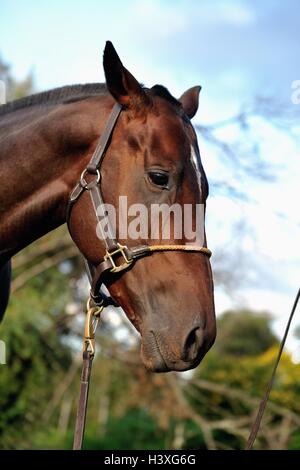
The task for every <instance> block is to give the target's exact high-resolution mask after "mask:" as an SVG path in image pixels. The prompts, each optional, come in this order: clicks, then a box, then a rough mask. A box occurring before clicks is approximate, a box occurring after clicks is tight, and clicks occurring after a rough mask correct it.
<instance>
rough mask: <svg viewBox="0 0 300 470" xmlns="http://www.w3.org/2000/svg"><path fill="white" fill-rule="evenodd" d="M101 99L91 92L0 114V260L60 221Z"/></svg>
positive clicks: (94, 132) (96, 124)
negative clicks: (84, 96) (62, 102)
mask: <svg viewBox="0 0 300 470" xmlns="http://www.w3.org/2000/svg"><path fill="white" fill-rule="evenodd" d="M102 101H103V97H101V98H100V97H93V98H91V99H90V100H85V101H78V102H75V103H70V104H68V105H55V106H53V105H52V106H51V105H47V106H44V107H42V106H41V107H39V108H36V109H33V108H29V109H27V110H26V109H22V110H20V111H17V112H13V113H9V114H8V115H7V116H6V115H4V116H2V117H1V118H0V119H1V120H0V169H1V170H0V172H1V181H2V188H1V191H0V261H5V260H6V259H8V258H9V257H11V256H12V255H13V254H15V253H17V252H18V251H20V250H21V249H22V248H24V247H25V246H27V245H29V244H30V243H31V242H33V241H34V240H36V239H38V238H40V237H41V236H43V235H45V234H46V233H48V232H49V231H51V230H53V229H55V228H56V227H58V226H59V225H61V224H63V223H64V222H65V218H66V207H67V202H68V195H69V193H70V191H71V190H72V188H73V187H74V185H75V184H76V182H77V180H78V179H79V176H80V173H81V171H82V170H83V169H84V167H85V165H86V163H87V161H88V158H89V157H90V155H91V152H92V151H93V148H94V146H95V145H96V143H97V139H98V138H99V133H100V132H101V128H102V126H103V121H105V117H106V115H107V114H108V112H109V107H110V103H107V100H106V101H105V103H104V106H103V103H102ZM107 107H108V110H107ZM101 118H102V119H101Z"/></svg>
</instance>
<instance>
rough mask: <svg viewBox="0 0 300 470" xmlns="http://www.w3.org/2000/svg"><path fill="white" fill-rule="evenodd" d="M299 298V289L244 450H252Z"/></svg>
mask: <svg viewBox="0 0 300 470" xmlns="http://www.w3.org/2000/svg"><path fill="white" fill-rule="evenodd" d="M299 298H300V289H299V290H298V292H297V295H296V298H295V301H294V305H293V308H292V311H291V313H290V316H289V319H288V322H287V325H286V328H285V332H284V335H283V338H282V340H281V343H280V348H279V351H278V355H277V359H276V362H275V365H274V367H273V371H272V374H271V378H270V380H269V383H268V385H267V388H266V391H265V394H264V397H263V399H262V400H261V402H260V405H259V408H258V411H257V414H256V418H255V421H254V423H253V424H252V427H251V431H250V435H249V438H248V441H247V444H246V449H245V450H251V449H252V448H253V444H254V442H255V439H256V437H257V433H258V431H259V428H260V424H261V420H262V417H263V415H264V412H265V409H266V406H267V402H268V400H269V396H270V392H271V389H272V387H273V383H274V379H275V374H276V371H277V367H278V364H279V361H280V359H281V355H282V351H283V348H284V345H285V342H286V338H287V335H288V332H289V329H290V326H291V323H292V319H293V316H294V313H295V311H296V308H297V305H298V302H299Z"/></svg>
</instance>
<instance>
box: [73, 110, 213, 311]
mask: <svg viewBox="0 0 300 470" xmlns="http://www.w3.org/2000/svg"><path fill="white" fill-rule="evenodd" d="M121 111H122V106H121V105H119V104H118V103H116V104H115V105H114V106H113V108H112V111H111V113H110V115H109V118H108V120H107V123H106V125H105V128H104V131H103V133H102V135H101V137H100V139H99V142H98V145H97V147H96V149H95V151H94V153H93V155H92V158H91V160H90V162H89V164H88V165H87V167H86V168H85V170H84V171H83V172H82V174H81V177H80V180H79V182H78V183H77V185H76V186H75V188H74V189H73V191H72V192H71V194H70V197H69V203H68V209H67V223H68V227H69V231H70V224H69V221H70V216H71V210H72V207H73V205H74V203H75V202H76V201H78V199H79V198H80V196H81V195H82V194H83V192H84V191H88V192H89V193H90V196H91V200H92V203H93V207H94V211H95V214H96V215H97V209H98V208H99V207H103V206H104V201H103V197H102V193H101V187H100V183H101V173H100V170H101V165H102V162H103V159H104V156H105V152H106V149H107V147H108V143H109V140H110V138H111V136H112V133H113V130H114V127H115V125H116V122H117V120H118V118H119V116H120V113H121ZM87 176H89V179H88V181H87V180H86V178H87ZM107 228H108V230H107V232H108V234H109V236H107V235H106V236H105V237H103V241H104V244H105V250H106V251H105V255H104V257H103V260H102V261H101V262H100V263H99V264H98V266H96V267H95V266H92V265H91V264H90V263H89V262H88V260H86V259H85V265H86V270H87V274H88V277H89V280H90V284H91V293H90V294H91V297H92V299H93V300H94V303H95V304H96V305H104V306H105V305H109V304H112V305H115V302H114V300H113V299H112V298H111V297H107V296H106V295H105V294H104V293H103V291H102V290H101V286H102V284H104V282H105V281H106V280H108V278H110V280H111V276H114V275H119V273H121V272H122V271H126V270H127V269H129V268H130V267H131V265H132V264H133V263H135V262H136V261H137V260H139V259H141V258H144V257H145V256H149V255H151V254H153V253H155V252H163V251H183V252H189V253H191V252H193V253H202V254H204V255H206V256H208V257H210V256H211V251H210V250H209V249H208V248H206V247H203V246H194V245H140V246H136V247H133V248H131V247H130V248H129V247H127V246H126V245H121V244H120V243H119V242H118V240H116V239H115V238H114V236H113V231H112V229H111V226H110V224H109V221H108V227H107Z"/></svg>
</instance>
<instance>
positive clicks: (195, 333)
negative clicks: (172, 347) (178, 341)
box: [183, 327, 203, 361]
mask: <svg viewBox="0 0 300 470" xmlns="http://www.w3.org/2000/svg"><path fill="white" fill-rule="evenodd" d="M202 343H203V329H202V328H199V327H196V328H193V329H192V331H191V332H190V333H189V334H188V336H187V338H186V340H185V343H184V347H183V356H184V357H183V359H184V360H186V361H187V360H193V359H195V358H196V356H197V354H198V351H199V348H200V346H201V345H202Z"/></svg>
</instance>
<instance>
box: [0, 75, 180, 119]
mask: <svg viewBox="0 0 300 470" xmlns="http://www.w3.org/2000/svg"><path fill="white" fill-rule="evenodd" d="M150 90H151V92H152V94H153V95H155V96H159V97H161V98H163V99H165V100H166V101H168V102H170V103H171V104H173V105H174V106H175V107H177V108H178V109H179V108H180V103H179V101H178V100H177V99H176V98H174V97H173V96H172V95H171V93H170V92H169V90H168V89H167V88H165V87H164V86H162V85H154V86H153V87H152V88H151V89H150ZM106 93H108V90H107V87H106V84H105V83H86V84H84V85H67V86H63V87H60V88H54V89H53V90H48V91H43V92H41V93H35V94H33V95H29V96H26V97H25V98H20V99H18V100H15V101H11V102H9V103H7V104H3V105H1V106H0V116H1V115H3V114H7V113H11V112H13V111H18V110H20V109H24V108H28V107H31V106H38V105H44V104H59V103H66V102H72V101H79V100H82V99H85V98H87V97H89V96H97V95H103V94H106Z"/></svg>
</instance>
